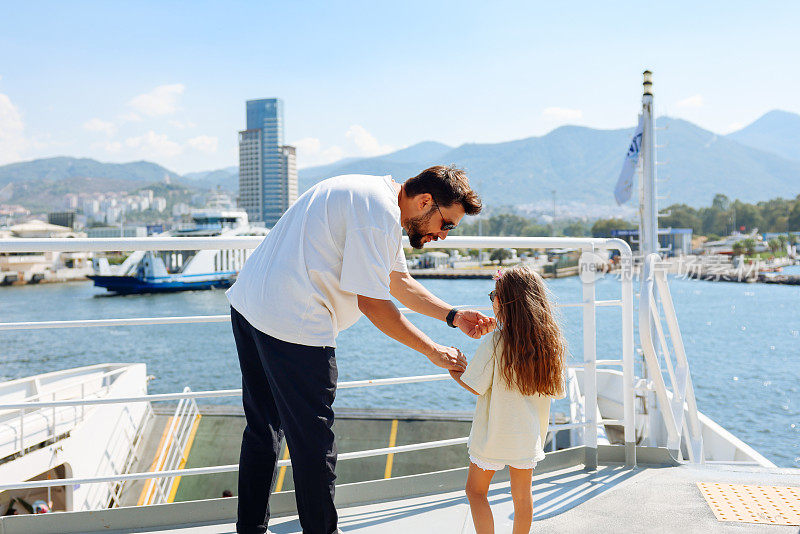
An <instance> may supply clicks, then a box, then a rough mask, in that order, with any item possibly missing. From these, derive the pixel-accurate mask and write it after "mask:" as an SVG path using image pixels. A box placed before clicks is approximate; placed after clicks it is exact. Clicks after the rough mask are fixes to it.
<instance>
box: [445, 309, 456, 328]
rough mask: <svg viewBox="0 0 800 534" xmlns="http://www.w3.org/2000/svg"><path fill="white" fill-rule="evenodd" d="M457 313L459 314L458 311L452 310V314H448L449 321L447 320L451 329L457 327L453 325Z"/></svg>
mask: <svg viewBox="0 0 800 534" xmlns="http://www.w3.org/2000/svg"><path fill="white" fill-rule="evenodd" d="M456 313H458V309H457V308H453V309H452V310H450V313H448V314H447V319H446V320H447V326H449V327H450V328H455V327H456V325H454V324H453V320H454V319H455V318H456Z"/></svg>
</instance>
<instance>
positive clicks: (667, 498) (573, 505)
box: [104, 466, 800, 534]
mask: <svg viewBox="0 0 800 534" xmlns="http://www.w3.org/2000/svg"><path fill="white" fill-rule="evenodd" d="M698 481H707V482H727V483H736V484H760V485H780V486H800V470H796V469H764V468H750V467H715V468H711V469H702V468H693V467H688V466H681V467H665V468H652V467H651V468H642V469H636V470H634V471H631V470H628V469H625V468H623V467H619V466H601V467H600V468H599V469H598V471H596V472H594V473H587V472H585V471H583V469H582V467H581V466H577V467H571V468H567V469H562V470H559V471H554V472H550V473H544V474H542V475H539V476H535V477H534V486H533V490H534V523H533V529H532V532H548V533H550V532H553V533H560V532H564V533H570V534H572V533H576V532H681V533H685V532H697V533H707V532H724V533H727V532H731V533H734V532H746V533H750V532H755V533H758V532H764V533H769V534H780V533H788V532H792V533H796V532H798V527H787V526H773V525H756V524H748V523H732V522H725V523H722V522H718V521H717V520H716V518H715V517H714V514H713V513H712V511H711V510H710V509H709V507H708V506H707V504H706V502H705V500H704V499H703V497H702V495H701V494H700V491H699V490H698V488H697V486H696V485H695V483H696V482H698ZM490 501H491V503H492V510H493V512H494V516H495V525H496V531H497V532H510V531H511V524H512V518H513V505H512V502H511V494H510V492H509V486H508V483H507V482H501V483H497V484H493V485H492V486H491V489H490ZM339 526H340V528H341V529H342V531H344V532H358V533H363V534H373V533H374V534H377V533H380V534H384V533H393V532H413V533H414V534H423V533H428V532H430V533H435V534H446V533H471V532H474V529H473V527H472V521H471V518H470V515H469V507H468V505H467V500H466V498H465V497H464V494H463V492H462V491H453V492H445V493H439V494H434V495H427V496H422V497H414V498H409V499H403V500H393V501H387V502H382V503H374V504H368V505H362V506H350V507H343V508H340V523H339ZM235 531H236V530H235V527H234V524H233V523H232V522H224V523H217V524H205V525H198V524H191V525H182V526H180V527H178V526H176V527H175V528H165V529H158V530H154V529H142V530H138V529H133V530H125V531H124V532H137V533H153V534H155V533H159V534H168V533H171V534H188V533H189V532H191V533H192V534H195V533H197V534H228V533H234V532H235ZM270 531H271V532H272V533H274V534H289V533H296V532H301V530H300V525H299V523H298V521H297V518H296V516H287V517H280V518H274V519H273V520H272V522H271V524H270ZM104 532H109V531H108V530H106V531H104ZM117 532H121V531H117Z"/></svg>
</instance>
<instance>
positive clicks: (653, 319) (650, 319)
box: [639, 254, 704, 463]
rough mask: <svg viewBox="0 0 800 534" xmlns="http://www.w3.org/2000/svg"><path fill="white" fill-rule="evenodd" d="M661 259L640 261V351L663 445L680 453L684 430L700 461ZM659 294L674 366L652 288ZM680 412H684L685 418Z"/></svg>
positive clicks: (652, 257)
mask: <svg viewBox="0 0 800 534" xmlns="http://www.w3.org/2000/svg"><path fill="white" fill-rule="evenodd" d="M660 260H661V258H660V256H659V255H658V254H650V255H649V256H647V258H645V261H644V272H643V275H642V290H641V296H640V302H639V338H640V342H641V345H642V352H643V353H644V357H645V362H646V364H647V366H648V368H649V374H650V378H651V380H652V381H653V389H654V390H655V394H656V399H657V400H658V406H659V411H660V414H661V417H662V418H663V421H664V426H665V427H666V430H667V448H668V449H669V450H671V451H673V452H674V453H675V454H676V455H678V456H680V454H681V452H680V449H681V438H682V437H683V436H684V433H683V432H684V429H686V430H687V432H686V434H685V437H686V441H687V451H688V454H689V460H690V461H692V462H695V463H703V461H704V454H703V439H702V434H701V428H700V422H699V419H698V415H697V403H696V400H695V397H694V389H693V387H692V381H691V375H690V373H689V363H688V360H687V359H686V352H685V350H684V346H683V340H682V339H681V335H680V329H679V328H678V324H677V317H676V315H675V308H674V306H673V304H672V296H671V294H670V292H669V285H668V284H667V280H666V273H665V272H662V271H660V270H659V269H658V267H657V263H658V262H659V261H660ZM657 290H658V292H659V294H660V297H661V305H662V307H663V309H664V312H665V318H666V321H667V327H668V329H669V332H670V338H671V341H672V346H673V350H674V353H675V360H676V361H675V366H673V362H672V355H671V353H670V350H669V346H668V344H667V340H666V337H665V335H664V330H663V327H662V325H661V313H660V311H659V308H658V304H657V302H656V291H657ZM654 334H655V337H656V339H657V341H658V344H659V347H660V348H661V353H662V355H663V357H664V362H665V365H666V367H667V372H668V375H669V377H670V385H671V386H672V389H671V390H670V389H669V388H667V385H666V381H665V380H664V376H663V374H662V370H661V365H660V363H659V358H658V351H657V349H656V340H654V339H653V337H654ZM684 411H686V412H688V414H687V418H688V423H689V424H688V428H687V421H686V419H685V418H684Z"/></svg>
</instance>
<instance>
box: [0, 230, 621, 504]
mask: <svg viewBox="0 0 800 534" xmlns="http://www.w3.org/2000/svg"><path fill="white" fill-rule="evenodd" d="M403 239H404V242H403V244H404V246H405V247H408V245H409V244H408V238H406V237H404V238H403ZM262 240H263V237H260V236H253V237H210V238H209V237H181V238H177V237H167V238H164V237H151V238H110V239H83V238H70V239H50V238H43V239H0V253H4V252H46V251H58V252H86V251H95V252H100V251H134V250H137V251H138V250H203V249H206V250H225V249H250V248H255V247H257V246H258V245H259V244H260V243H261V241H262ZM508 247H514V248H574V249H578V250H581V251H583V252H584V253H591V252H594V251H596V250H609V249H614V250H618V251H619V253H620V256H621V259H622V261H621V267H622V275H623V276H622V278H621V282H622V284H621V286H622V287H621V292H622V297H621V299H619V300H606V301H598V300H596V299H595V292H594V280H588V281H587V280H582V281H583V299H582V302H579V303H568V304H563V305H561V306H562V307H580V308H582V309H583V321H584V323H583V324H584V328H583V330H584V347H583V349H584V350H583V354H584V362H583V364H582V367H583V368H584V369H585V373H584V382H585V395H584V398H585V403H586V409H585V412H584V413H585V414H586V415H585V418H584V420H583V421H582V422H579V423H569V424H566V425H555V426H554V425H549V426H548V429H549V430H554V431H560V430H566V429H572V428H582V429H584V432H585V436H586V441H585V445H586V446H585V453H586V459H585V464H586V466H587V468H589V469H594V468H595V467H596V466H597V425H600V424H619V423H622V424H623V425H624V436H625V459H626V465H628V466H634V465H635V427H634V404H633V394H634V392H633V285H632V274H633V258H632V253H631V249H630V246H629V245H628V243H626V242H625V241H623V240H621V239H605V238H569V237H563V238H562V237H468V236H458V237H450V238H448V239H447V241H443V242H437V243H436V245H435V246H433V247H431V248H439V249H460V248H508ZM609 306H611V307H615V306H620V307H621V309H622V360H621V362H622V367H623V389H624V392H623V398H624V401H623V404H624V419H623V420H622V421H618V420H600V419H599V417H598V415H597V413H598V412H597V387H596V374H595V372H596V366H597V365H609V364H610V365H616V364H618V361H616V360H597V359H596V337H595V336H596V332H595V310H596V309H597V308H598V307H609ZM480 309H488V307H481V308H480ZM404 312H405V313H408V312H409V310H404ZM227 320H228V316H227V315H220V316H194V317H165V318H132V319H103V320H88V321H46V322H25V323H3V324H0V330H15V329H40V328H64V327H84V326H112V325H113V326H119V325H121V324H123V323H127V324H175V323H182V322H198V323H200V322H206V323H210V322H224V321H227ZM612 362H613V363H612ZM576 367H577V366H576ZM448 378H449V375H426V376H421V377H400V378H392V379H375V380H365V381H354V382H350V383H347V382H343V383H342V384H340V385H339V387H340V388H347V387H365V386H378V385H390V384H397V383H411V382H423V381H430V380H445V379H448ZM240 394H241V390H221V391H215V392H192V393H191V394H186V396H183V395H182V394H161V395H148V396H145V397H146V398H145V399H142V398H141V397H125V398H117V399H86V400H82V401H53V402H49V403H48V402H40V403H11V404H4V405H0V409H21V410H25V409H29V408H34V407H45V406H51V407H52V406H58V405H69V404H72V405H81V404H104V403H105V404H108V403H114V402H136V401H140V400H147V401H157V400H174V399H178V398H200V397H212V396H213V397H219V396H235V395H240ZM466 440H467V438H455V439H452V440H441V441H436V442H426V443H419V444H412V445H403V446H400V447H390V448H381V449H372V450H367V451H357V452H352V453H343V454H340V455H339V459H341V460H347V459H351V458H364V457H369V456H380V455H383V454H388V453H396V452H406V451H412V450H422V449H428V448H435V447H444V446H450V445H456V444H462V443H465V442H466ZM290 463H291V461H290V460H286V461H283V460H282V461H279V462H278V465H279V466H283V465H290ZM237 469H238V465H230V466H213V467H205V468H192V469H178V470H169V471H161V472H149V473H131V474H126V475H109V476H103V477H94V478H84V479H58V480H50V481H31V482H25V483H17V484H2V485H0V491H4V490H7V489H23V488H30V487H47V486H60V485H68V484H79V483H93V482H110V481H124V480H135V479H142V478H155V477H170V476H184V475H193V474H210V473H220V472H230V471H235V470H237Z"/></svg>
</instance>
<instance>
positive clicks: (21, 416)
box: [19, 408, 25, 456]
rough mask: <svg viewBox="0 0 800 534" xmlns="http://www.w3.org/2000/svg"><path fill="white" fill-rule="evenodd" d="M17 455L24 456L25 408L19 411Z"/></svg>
mask: <svg viewBox="0 0 800 534" xmlns="http://www.w3.org/2000/svg"><path fill="white" fill-rule="evenodd" d="M19 455H20V456H25V408H23V409H21V410H20V411H19Z"/></svg>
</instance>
